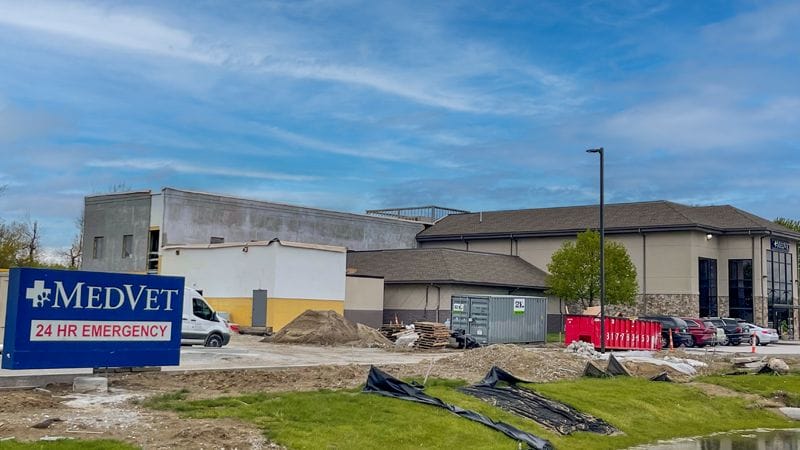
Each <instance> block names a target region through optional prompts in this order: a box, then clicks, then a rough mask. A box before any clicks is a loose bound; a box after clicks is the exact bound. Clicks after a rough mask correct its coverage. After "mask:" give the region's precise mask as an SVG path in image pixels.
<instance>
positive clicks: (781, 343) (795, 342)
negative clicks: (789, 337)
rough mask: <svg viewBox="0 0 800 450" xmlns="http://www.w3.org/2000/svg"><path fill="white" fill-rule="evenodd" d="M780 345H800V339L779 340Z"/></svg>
mask: <svg viewBox="0 0 800 450" xmlns="http://www.w3.org/2000/svg"><path fill="white" fill-rule="evenodd" d="M778 345H800V341H797V340H794V341H784V340H779V341H778Z"/></svg>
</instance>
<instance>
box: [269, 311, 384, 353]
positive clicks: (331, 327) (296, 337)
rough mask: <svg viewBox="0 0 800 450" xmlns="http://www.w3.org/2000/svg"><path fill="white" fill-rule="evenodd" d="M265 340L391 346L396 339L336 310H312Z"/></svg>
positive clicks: (280, 342) (293, 342) (284, 342)
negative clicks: (352, 319)
mask: <svg viewBox="0 0 800 450" xmlns="http://www.w3.org/2000/svg"><path fill="white" fill-rule="evenodd" d="M264 341H265V342H274V343H277V344H312V345H348V346H352V347H384V348H386V347H390V346H392V343H391V342H390V341H389V340H388V339H386V338H385V337H384V336H383V335H382V334H381V333H380V332H379V331H378V330H375V329H373V328H370V327H368V326H366V325H362V324H356V323H353V322H350V321H349V320H347V319H345V318H344V317H342V316H341V315H340V314H338V313H337V312H336V311H312V310H308V311H306V312H304V313H302V314H300V315H299V316H297V317H296V318H295V319H294V320H293V321H291V322H289V324H288V325H286V326H285V327H283V328H282V329H281V331H279V332H278V333H276V334H275V335H274V336H270V337H267V338H265V339H264Z"/></svg>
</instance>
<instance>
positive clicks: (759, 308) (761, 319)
mask: <svg viewBox="0 0 800 450" xmlns="http://www.w3.org/2000/svg"><path fill="white" fill-rule="evenodd" d="M768 315H769V314H768V311H767V300H766V299H765V298H764V297H753V322H755V323H757V324H764V326H766V324H767V320H768V318H767V316H768Z"/></svg>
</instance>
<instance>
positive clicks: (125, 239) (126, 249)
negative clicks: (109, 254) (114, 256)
mask: <svg viewBox="0 0 800 450" xmlns="http://www.w3.org/2000/svg"><path fill="white" fill-rule="evenodd" d="M131 255H133V235H132V234H126V235H124V236H122V257H123V258H130V257H131Z"/></svg>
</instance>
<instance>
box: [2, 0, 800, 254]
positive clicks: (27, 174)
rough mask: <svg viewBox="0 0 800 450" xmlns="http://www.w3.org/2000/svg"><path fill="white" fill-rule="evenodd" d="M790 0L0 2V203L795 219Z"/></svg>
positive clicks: (63, 241)
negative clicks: (577, 211)
mask: <svg viewBox="0 0 800 450" xmlns="http://www.w3.org/2000/svg"><path fill="white" fill-rule="evenodd" d="M798 23H800V2H798V1H795V0H789V1H714V0H707V1H702V2H697V1H689V0H687V1H671V2H670V1H647V0H610V1H584V2H578V1H575V2H572V1H570V2H565V1H522V2H514V1H504V2H490V1H471V0H468V1H463V2H459V1H441V2H430V1H402V2H398V1H386V2H382V1H376V0H368V1H363V2H361V1H350V0H339V1H318V0H311V1H253V2H248V1H231V2H221V1H200V0H192V1H189V0H187V1H171V2H167V1H151V2H147V1H145V2H114V1H82V2H72V1H66V0H65V1H52V2H38V1H26V2H18V1H4V0H0V161H1V162H0V185H5V186H6V190H5V191H4V193H3V194H2V196H0V218H2V219H3V220H6V221H9V220H36V221H38V222H39V224H40V227H41V231H42V245H43V246H45V247H47V248H50V249H55V248H59V247H64V246H68V245H69V243H70V242H71V240H72V237H73V236H74V234H75V225H74V222H75V219H76V218H77V217H78V216H79V215H80V213H81V207H82V204H83V197H84V196H86V195H91V194H98V193H103V192H109V191H111V190H115V189H117V190H119V189H152V190H154V191H157V190H159V189H161V188H162V187H165V186H169V187H175V188H181V189H192V190H200V191H207V192H218V193H226V194H231V195H235V196H242V197H247V198H256V199H263V200H268V201H277V202H283V203H291V204H298V205H305V206H314V207H320V208H328V209H334V210H340V211H350V212H364V210H366V209H377V208H395V207H408V206H419V205H429V204H436V205H440V206H445V207H451V208H459V209H465V210H470V211H480V210H483V211H488V210H499V209H516V208H537V207H548V206H564V205H580V204H592V203H596V202H597V201H598V193H599V187H598V183H599V174H598V172H599V170H598V158H597V155H592V154H587V153H586V152H585V150H586V149H587V148H592V147H600V146H602V147H604V148H605V163H606V164H605V196H606V201H607V202H609V203H612V202H630V201H647V200H662V199H663V200H671V201H675V202H680V203H685V204H697V205H707V204H732V205H734V206H736V207H739V208H742V209H745V210H747V211H750V212H753V213H755V214H758V215H760V216H762V217H765V218H768V219H773V218H775V217H778V216H784V217H791V218H795V219H798V218H800V196H799V195H797V192H798V191H800V178H798V176H797V175H798V171H799V170H800V27H798V26H797V24H798Z"/></svg>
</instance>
